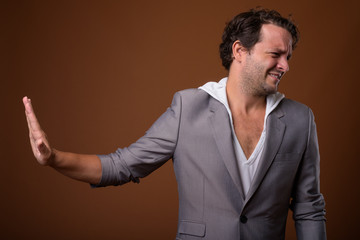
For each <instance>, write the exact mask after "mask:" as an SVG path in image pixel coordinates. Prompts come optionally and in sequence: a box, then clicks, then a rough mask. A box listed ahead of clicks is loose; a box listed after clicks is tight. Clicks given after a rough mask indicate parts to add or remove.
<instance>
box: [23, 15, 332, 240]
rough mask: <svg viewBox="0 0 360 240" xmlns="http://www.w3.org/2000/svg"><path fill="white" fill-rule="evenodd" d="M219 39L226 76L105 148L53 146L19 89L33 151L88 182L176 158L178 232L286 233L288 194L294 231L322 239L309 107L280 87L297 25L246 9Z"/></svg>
mask: <svg viewBox="0 0 360 240" xmlns="http://www.w3.org/2000/svg"><path fill="white" fill-rule="evenodd" d="M222 39H223V42H222V43H221V45H220V55H221V58H222V62H223V65H224V67H225V68H226V69H227V70H229V75H228V77H227V78H224V79H222V80H221V81H220V82H218V83H214V82H210V83H207V84H205V85H204V86H202V87H200V88H199V89H189V90H184V91H180V92H178V93H176V94H175V96H174V99H173V102H172V104H171V107H170V108H168V110H167V111H166V112H165V113H164V114H163V115H162V116H161V117H160V118H159V119H158V120H157V121H156V122H155V123H154V124H153V126H152V127H151V128H150V129H149V130H148V131H147V133H146V135H145V136H143V137H142V138H140V139H139V140H138V141H137V142H136V143H134V144H132V145H130V146H129V147H128V148H123V149H118V150H117V151H116V152H115V153H112V154H109V155H99V156H96V155H81V154H74V153H65V152H62V151H58V150H55V149H53V148H51V147H50V145H49V143H48V141H47V139H46V136H45V134H44V132H43V131H42V130H41V128H40V126H39V124H38V121H37V120H36V117H35V114H34V112H33V110H32V106H31V102H30V99H28V98H27V97H24V99H23V102H24V105H25V109H26V116H27V120H28V124H29V129H30V140H31V145H32V149H33V152H34V154H35V157H36V158H37V160H38V162H39V163H40V164H42V165H49V166H51V167H53V168H55V169H56V170H58V171H59V172H61V173H63V174H65V175H67V176H69V177H72V178H74V179H77V180H81V181H85V182H89V183H91V184H92V185H93V186H106V185H119V184H124V183H126V182H129V181H134V182H138V181H139V178H142V177H145V176H147V175H148V174H150V173H151V172H152V171H154V170H155V169H157V168H158V167H160V166H161V165H162V164H164V163H165V162H166V161H167V160H169V159H171V158H172V159H173V163H174V170H175V175H176V178H177V181H178V192H179V223H178V232H177V235H176V238H177V239H250V240H254V239H284V237H285V225H286V219H287V213H288V207H289V202H290V201H291V203H290V208H291V209H292V210H293V218H294V220H295V226H296V231H297V237H298V239H306V240H309V239H326V232H325V216H324V215H325V210H324V205H325V203H324V199H323V197H322V195H321V193H320V189H319V151H318V143H317V135H316V128H315V123H314V117H313V114H312V112H311V110H310V109H309V108H308V107H306V106H304V105H302V104H300V103H297V102H295V101H292V100H289V99H285V98H284V95H282V94H280V93H278V92H277V87H278V84H279V82H280V79H281V78H282V76H283V75H284V74H285V73H286V72H287V71H288V70H289V64H288V60H289V59H290V57H291V55H292V50H293V48H294V47H295V46H296V43H297V40H298V31H297V28H296V27H295V26H294V24H293V23H292V22H291V21H289V20H287V19H284V18H282V17H281V16H280V14H279V13H277V12H276V11H268V10H263V9H260V10H251V11H249V12H245V13H241V14H239V15H237V16H236V17H235V18H234V19H233V20H232V21H231V22H230V23H229V24H228V25H227V26H226V28H225V31H224V34H223V38H222Z"/></svg>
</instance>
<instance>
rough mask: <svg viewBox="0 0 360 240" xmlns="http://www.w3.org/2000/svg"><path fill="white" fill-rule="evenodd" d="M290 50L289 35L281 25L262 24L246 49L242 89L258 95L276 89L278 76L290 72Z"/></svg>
mask: <svg viewBox="0 0 360 240" xmlns="http://www.w3.org/2000/svg"><path fill="white" fill-rule="evenodd" d="M291 53H292V38H291V34H290V33H289V32H288V31H287V30H286V29H284V28H282V27H279V26H276V25H273V24H264V25H263V26H262V28H261V31H260V40H259V42H257V43H256V44H255V45H254V47H253V48H252V49H251V50H250V52H247V53H246V55H245V57H244V61H243V62H242V64H243V69H242V71H241V73H240V74H241V78H242V79H243V83H244V84H243V87H244V90H245V91H246V92H248V93H251V94H253V95H257V96H266V95H269V94H272V93H276V92H277V87H278V85H279V83H280V79H281V77H282V76H283V75H284V74H285V73H286V72H287V71H289V65H288V60H289V59H290V57H291Z"/></svg>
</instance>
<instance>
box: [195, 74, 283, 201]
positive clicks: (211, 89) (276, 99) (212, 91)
mask: <svg viewBox="0 0 360 240" xmlns="http://www.w3.org/2000/svg"><path fill="white" fill-rule="evenodd" d="M226 83H227V78H223V79H221V80H220V81H219V82H208V83H206V84H204V85H203V86H201V87H199V89H202V90H204V91H205V92H207V93H208V94H209V95H210V96H212V97H213V98H215V99H216V100H218V101H219V102H221V103H222V104H224V106H225V108H226V110H227V112H228V113H229V116H230V121H231V129H232V134H233V145H234V149H235V155H236V158H237V161H238V166H239V171H240V178H241V183H242V188H243V192H244V196H246V194H247V192H248V191H249V188H250V184H251V182H252V180H253V177H254V175H255V172H256V169H257V168H258V165H259V161H260V158H261V155H262V152H263V150H264V144H265V139H266V120H267V117H268V115H269V114H270V113H271V112H272V111H273V110H274V109H275V108H276V107H277V105H278V104H279V103H280V101H281V100H282V99H283V98H284V97H285V96H284V94H281V93H278V92H277V93H275V94H271V95H268V96H267V97H266V111H265V119H264V127H263V131H262V133H261V136H260V139H259V142H258V143H257V145H256V147H255V149H254V151H253V152H252V154H251V156H250V157H249V159H246V156H245V153H244V151H243V149H242V148H241V145H240V143H239V141H238V139H237V137H236V134H235V129H234V124H233V119H232V115H231V111H230V107H229V104H228V101H227V95H226Z"/></svg>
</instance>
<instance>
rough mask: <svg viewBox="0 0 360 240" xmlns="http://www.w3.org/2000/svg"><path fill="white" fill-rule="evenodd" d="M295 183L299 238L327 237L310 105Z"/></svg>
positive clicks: (296, 218)
mask: <svg viewBox="0 0 360 240" xmlns="http://www.w3.org/2000/svg"><path fill="white" fill-rule="evenodd" d="M300 164H301V165H300V167H299V172H298V175H297V180H296V183H295V186H294V192H293V199H292V202H291V209H292V210H293V218H294V220H295V227H296V235H297V238H298V239H299V240H324V239H326V227H325V220H326V219H325V209H324V208H325V201H324V198H323V196H322V194H321V193H320V155H319V146H318V139H317V133H316V126H315V121H314V115H313V113H312V111H311V110H310V109H309V130H308V143H307V147H306V150H305V153H304V155H303V159H302V162H301V163H300Z"/></svg>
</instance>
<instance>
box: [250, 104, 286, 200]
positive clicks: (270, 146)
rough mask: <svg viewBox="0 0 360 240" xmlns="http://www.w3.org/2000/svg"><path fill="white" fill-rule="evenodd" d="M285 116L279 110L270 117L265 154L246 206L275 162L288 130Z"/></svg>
mask: <svg viewBox="0 0 360 240" xmlns="http://www.w3.org/2000/svg"><path fill="white" fill-rule="evenodd" d="M283 115H284V114H283V112H282V111H281V110H280V109H277V110H275V111H274V112H273V113H271V114H270V115H269V116H268V119H267V123H266V141H265V146H264V152H263V154H262V156H261V159H260V163H259V166H258V169H257V170H256V172H255V176H254V179H253V181H252V183H251V186H250V189H249V192H248V193H247V195H246V199H245V204H246V203H247V202H248V201H249V200H250V199H251V197H252V196H253V194H254V193H255V191H256V190H257V189H258V187H259V185H260V183H261V182H262V180H263V178H264V177H265V175H266V173H267V171H268V169H269V167H270V165H271V163H272V162H273V160H274V158H275V155H276V153H277V152H278V149H279V147H280V144H281V142H282V139H283V136H284V132H285V128H286V126H285V124H284V123H283V122H282V121H281V120H280V118H281V117H282V116H283Z"/></svg>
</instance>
